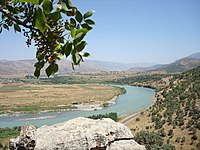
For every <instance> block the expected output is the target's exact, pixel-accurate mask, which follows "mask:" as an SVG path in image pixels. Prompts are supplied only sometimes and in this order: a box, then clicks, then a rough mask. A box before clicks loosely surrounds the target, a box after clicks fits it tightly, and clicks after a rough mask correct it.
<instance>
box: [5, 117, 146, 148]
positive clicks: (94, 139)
mask: <svg viewBox="0 0 200 150" xmlns="http://www.w3.org/2000/svg"><path fill="white" fill-rule="evenodd" d="M9 146H10V149H11V150H19V149H25V150H32V149H34V150H146V149H145V147H144V146H141V145H139V144H138V143H136V142H135V141H134V140H133V135H132V134H131V131H130V130H129V129H128V127H126V126H125V125H123V124H121V123H116V122H114V121H113V120H111V119H109V118H104V119H102V120H93V119H88V118H83V117H79V118H76V119H72V120H70V121H67V122H64V123H58V124H55V125H52V126H42V127H40V128H37V129H36V128H35V127H34V126H32V125H30V124H27V125H25V126H23V127H22V130H21V133H20V136H19V137H18V138H16V139H11V140H10V145H9Z"/></svg>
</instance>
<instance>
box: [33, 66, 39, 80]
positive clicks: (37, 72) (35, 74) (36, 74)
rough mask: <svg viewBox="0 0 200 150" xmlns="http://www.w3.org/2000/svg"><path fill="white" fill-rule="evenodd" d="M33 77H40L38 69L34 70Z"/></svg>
mask: <svg viewBox="0 0 200 150" xmlns="http://www.w3.org/2000/svg"><path fill="white" fill-rule="evenodd" d="M34 76H36V77H37V78H38V77H39V76H40V70H39V69H37V68H35V71H34Z"/></svg>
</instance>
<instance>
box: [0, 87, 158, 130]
mask: <svg viewBox="0 0 200 150" xmlns="http://www.w3.org/2000/svg"><path fill="white" fill-rule="evenodd" d="M117 86H119V87H124V88H125V89H126V94H124V95H120V96H119V97H118V98H117V101H116V103H115V104H113V105H110V106H109V107H106V108H104V109H101V110H93V111H84V110H74V111H66V112H46V113H35V114H21V115H17V116H8V115H4V116H0V128H4V127H13V126H21V125H23V124H25V123H30V124H33V125H35V126H38V127H39V126H42V125H52V124H55V123H59V122H63V121H67V120H70V119H73V118H76V117H80V116H83V117H84V116H86V117H87V116H91V115H95V114H105V113H109V112H117V114H118V116H122V115H126V114H130V113H132V112H135V111H138V110H141V109H143V108H147V107H149V106H150V105H151V104H152V103H153V99H152V98H153V97H154V95H155V91H154V90H153V89H149V88H143V87H135V86H128V85H123V86H122V85H117Z"/></svg>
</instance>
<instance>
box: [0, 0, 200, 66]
mask: <svg viewBox="0 0 200 150" xmlns="http://www.w3.org/2000/svg"><path fill="white" fill-rule="evenodd" d="M72 2H73V3H74V4H75V6H77V7H78V8H79V9H80V11H81V12H82V13H84V12H87V11H88V10H95V14H94V15H93V17H92V19H93V20H94V21H95V22H96V25H95V26H94V29H93V30H92V31H90V32H89V33H88V35H87V37H86V40H87V42H88V45H87V47H86V49H85V51H88V52H90V53H91V54H92V58H90V59H93V60H101V61H111V62H120V63H141V62H149V63H159V64H166V63H171V62H173V61H175V60H177V59H180V58H183V57H186V56H188V55H191V54H193V53H197V52H200V0H123V1H122V0H72ZM35 52H36V48H35V47H33V46H32V47H30V48H28V47H27V45H26V43H25V37H23V35H22V34H19V33H14V31H13V30H10V31H9V32H8V31H6V30H4V31H3V33H2V34H0V60H1V59H4V60H20V59H34V58H35Z"/></svg>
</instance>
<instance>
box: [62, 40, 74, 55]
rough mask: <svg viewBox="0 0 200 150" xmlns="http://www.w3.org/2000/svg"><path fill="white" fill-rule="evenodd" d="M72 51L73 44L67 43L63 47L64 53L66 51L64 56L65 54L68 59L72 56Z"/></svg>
mask: <svg viewBox="0 0 200 150" xmlns="http://www.w3.org/2000/svg"><path fill="white" fill-rule="evenodd" d="M72 50H73V43H69V42H67V43H66V44H65V45H64V46H63V51H64V54H65V56H66V58H67V57H68V56H69V55H70V54H71V52H72Z"/></svg>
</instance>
